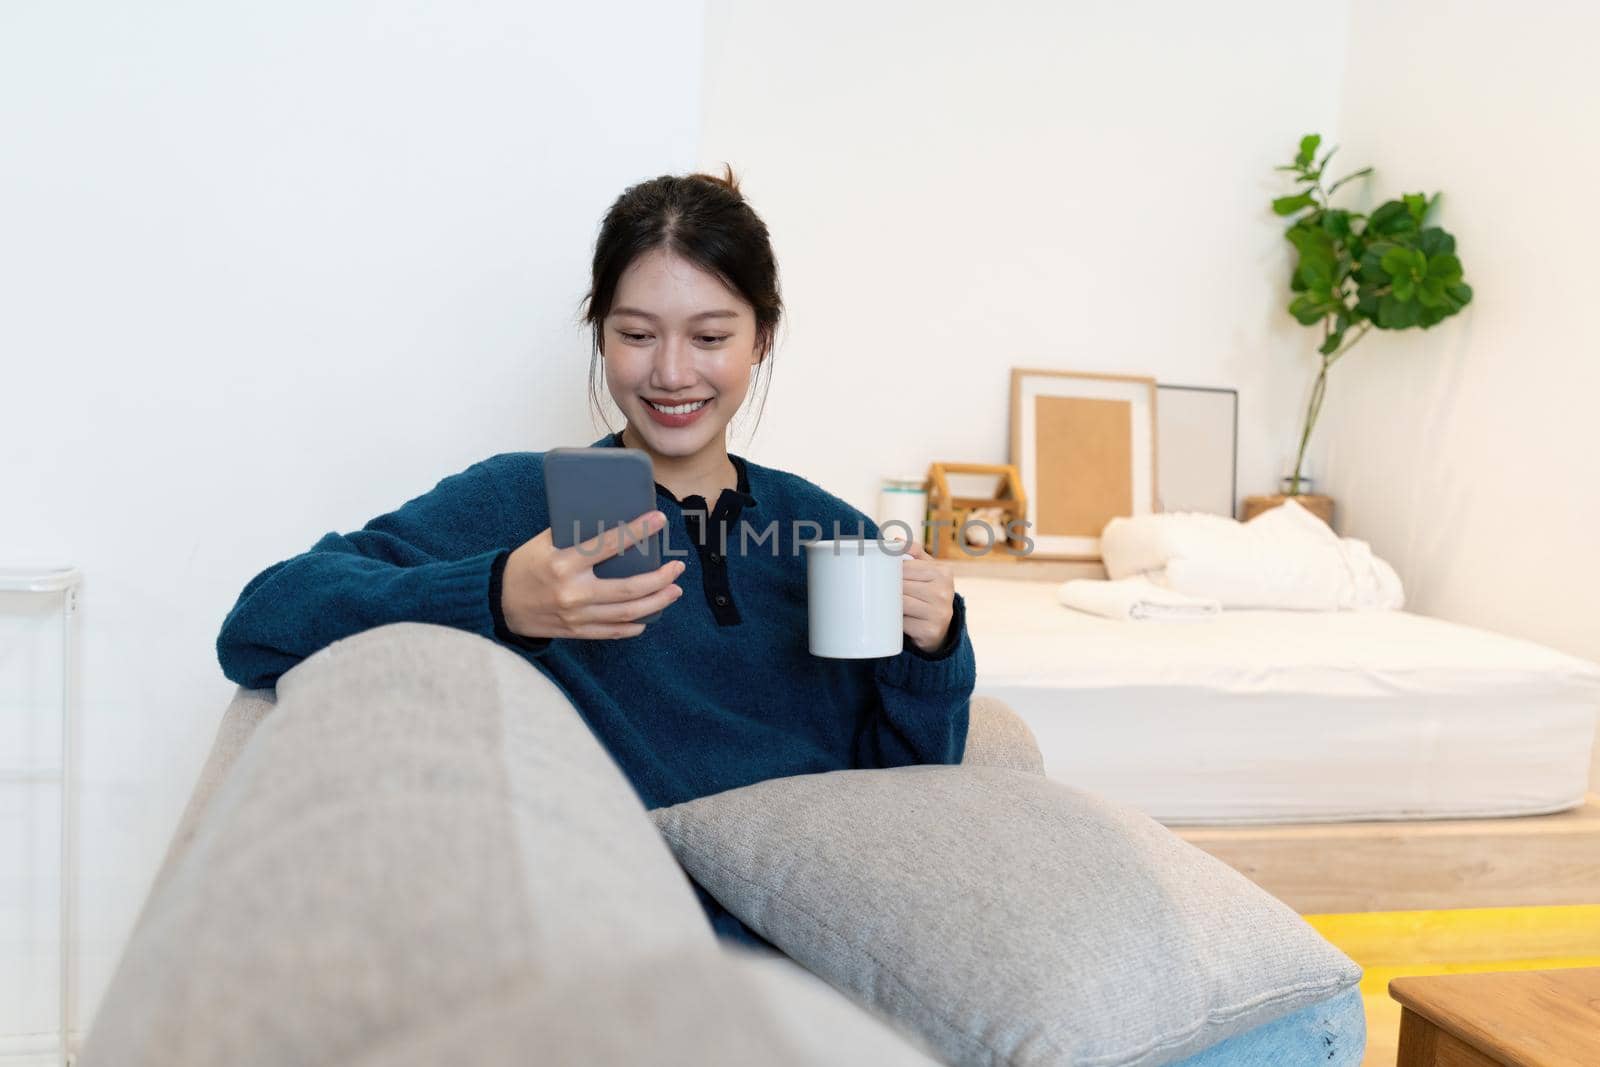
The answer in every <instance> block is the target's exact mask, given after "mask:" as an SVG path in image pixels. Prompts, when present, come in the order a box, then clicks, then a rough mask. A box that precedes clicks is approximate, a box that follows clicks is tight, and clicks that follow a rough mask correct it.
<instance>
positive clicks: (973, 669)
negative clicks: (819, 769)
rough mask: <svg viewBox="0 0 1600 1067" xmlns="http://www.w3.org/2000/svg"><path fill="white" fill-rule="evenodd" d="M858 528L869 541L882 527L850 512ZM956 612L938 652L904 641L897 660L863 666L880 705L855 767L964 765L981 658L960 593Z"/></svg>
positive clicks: (863, 731) (865, 729)
mask: <svg viewBox="0 0 1600 1067" xmlns="http://www.w3.org/2000/svg"><path fill="white" fill-rule="evenodd" d="M847 506H848V505H847ZM857 523H860V524H861V526H862V528H863V529H865V531H866V536H867V537H873V538H875V537H877V536H878V526H877V524H876V523H875V522H873V521H872V520H871V519H869V518H867V517H866V516H865V515H863V514H861V513H860V512H858V511H855V510H854V509H851V514H850V517H849V520H848V523H847V525H846V529H847V531H852V530H853V528H854V527H855V526H856V524H857ZM952 606H953V609H954V614H953V615H952V616H951V618H950V627H949V629H948V630H946V631H945V639H944V643H943V644H941V645H940V646H939V647H938V648H937V649H935V650H934V651H933V652H923V651H922V650H921V649H920V648H918V647H917V646H916V645H915V644H913V643H912V641H911V638H910V637H908V636H902V638H901V644H900V651H899V653H898V654H896V655H893V656H887V657H885V658H883V659H877V660H865V661H863V662H864V663H866V664H870V665H871V670H872V676H873V683H874V689H875V690H876V692H877V698H878V699H877V702H876V704H875V705H874V706H873V707H872V708H870V709H869V710H868V712H867V715H866V718H865V719H864V720H863V722H862V723H861V727H860V731H859V733H858V734H857V740H856V766H858V767H903V766H906V765H908V764H916V763H960V762H961V757H962V756H963V755H964V754H965V752H966V746H967V723H968V704H969V702H970V700H971V697H972V689H973V685H974V684H975V682H976V680H977V658H976V656H975V655H974V653H973V649H972V639H971V637H970V636H969V635H968V633H967V611H966V603H965V601H963V600H962V598H961V594H960V593H956V594H955V599H954V602H953V605H952Z"/></svg>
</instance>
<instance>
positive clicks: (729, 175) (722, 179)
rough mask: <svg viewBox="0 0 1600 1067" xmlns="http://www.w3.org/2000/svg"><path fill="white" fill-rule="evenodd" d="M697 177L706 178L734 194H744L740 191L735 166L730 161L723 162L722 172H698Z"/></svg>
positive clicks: (740, 195)
mask: <svg viewBox="0 0 1600 1067" xmlns="http://www.w3.org/2000/svg"><path fill="white" fill-rule="evenodd" d="M695 177H696V178H701V179H704V180H705V181H708V182H710V183H711V184H713V185H720V186H722V187H723V188H724V189H726V190H728V192H730V193H732V194H733V195H734V196H739V197H742V196H743V195H744V194H742V193H741V192H740V191H739V179H738V178H737V177H735V176H734V173H733V167H732V166H731V165H730V164H728V163H723V164H722V173H721V174H705V173H701V174H696V175H695Z"/></svg>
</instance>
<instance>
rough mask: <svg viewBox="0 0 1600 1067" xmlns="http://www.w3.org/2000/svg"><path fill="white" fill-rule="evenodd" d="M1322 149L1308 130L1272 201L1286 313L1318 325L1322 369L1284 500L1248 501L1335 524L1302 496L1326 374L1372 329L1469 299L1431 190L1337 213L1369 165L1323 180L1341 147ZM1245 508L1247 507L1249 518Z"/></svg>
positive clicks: (1393, 326)
mask: <svg viewBox="0 0 1600 1067" xmlns="http://www.w3.org/2000/svg"><path fill="white" fill-rule="evenodd" d="M1321 144H1322V137H1321V136H1320V135H1319V134H1315V133H1313V134H1308V135H1307V136H1305V137H1303V138H1301V139H1300V150H1299V152H1297V153H1296V154H1295V157H1294V162H1292V163H1289V164H1288V165H1286V166H1281V167H1276V168H1274V169H1275V170H1279V171H1287V172H1289V173H1290V174H1292V175H1293V176H1294V182H1295V184H1296V185H1297V186H1298V187H1299V188H1298V190H1297V191H1296V192H1294V193H1291V194H1289V195H1287V196H1280V197H1278V198H1276V199H1275V200H1273V201H1272V210H1273V212H1274V213H1275V214H1277V215H1278V216H1280V217H1285V218H1289V219H1290V220H1291V221H1290V224H1289V228H1288V230H1287V231H1286V232H1285V234H1284V236H1285V237H1286V238H1287V239H1288V241H1289V243H1290V244H1291V245H1293V246H1294V249H1295V264H1294V272H1293V273H1292V274H1291V275H1290V276H1289V288H1290V290H1291V291H1292V292H1293V293H1294V299H1292V300H1291V301H1290V302H1289V314H1291V315H1293V316H1294V317H1295V320H1296V321H1297V322H1299V323H1300V324H1301V325H1303V326H1310V327H1313V328H1319V327H1320V329H1321V331H1322V341H1321V343H1320V344H1319V345H1318V346H1317V352H1318V354H1319V355H1320V356H1321V366H1320V367H1319V368H1318V370H1317V378H1316V382H1315V383H1314V384H1313V385H1312V387H1311V400H1310V402H1309V403H1308V404H1307V406H1306V418H1305V426H1304V428H1303V429H1302V430H1301V433H1300V450H1299V453H1298V454H1297V455H1296V456H1295V461H1294V473H1293V474H1292V475H1290V476H1289V477H1287V478H1285V479H1284V486H1283V489H1284V494H1283V495H1280V496H1278V497H1265V498H1261V497H1253V498H1251V500H1252V501H1261V502H1264V503H1265V505H1266V506H1267V507H1270V506H1273V505H1275V504H1278V503H1282V501H1283V500H1284V499H1286V498H1288V497H1295V498H1300V499H1301V501H1302V502H1306V501H1307V500H1310V501H1311V503H1312V504H1314V505H1316V506H1313V507H1312V508H1311V510H1313V511H1316V512H1318V513H1323V512H1326V513H1325V514H1323V518H1325V519H1328V520H1329V521H1330V523H1331V520H1332V502H1331V501H1329V500H1327V499H1326V498H1310V497H1308V496H1306V495H1305V494H1302V493H1301V488H1302V482H1303V481H1305V479H1304V478H1303V476H1302V474H1301V471H1302V469H1303V467H1304V465H1305V458H1306V446H1307V445H1308V444H1309V443H1310V441H1311V431H1312V430H1313V429H1314V428H1315V427H1316V424H1317V416H1318V415H1319V414H1320V413H1321V411H1322V398H1323V395H1324V394H1325V393H1326V391H1327V386H1328V371H1329V370H1331V369H1332V368H1333V365H1334V364H1335V363H1337V362H1338V361H1339V360H1340V359H1342V358H1343V357H1344V354H1345V353H1346V352H1348V351H1350V349H1351V348H1353V347H1355V345H1356V344H1357V343H1358V342H1360V340H1361V339H1362V338H1363V337H1365V336H1366V335H1367V333H1368V332H1369V331H1371V330H1372V329H1373V328H1374V327H1376V328H1377V329H1380V330H1409V329H1411V328H1412V327H1421V328H1422V329H1424V330H1426V329H1428V328H1429V327H1432V326H1435V325H1437V324H1439V323H1440V322H1442V321H1444V320H1445V319H1447V318H1449V317H1450V316H1451V315H1454V314H1455V313H1456V312H1458V311H1460V310H1461V309H1462V308H1464V307H1466V306H1467V304H1468V303H1470V302H1471V300H1472V287H1471V286H1469V285H1467V283H1466V282H1465V281H1464V280H1463V279H1462V272H1461V260H1460V259H1458V258H1457V257H1456V240H1455V238H1454V237H1452V236H1450V234H1448V233H1446V232H1445V231H1444V230H1443V229H1442V228H1440V227H1438V226H1435V225H1431V224H1430V220H1431V216H1432V215H1433V213H1434V208H1435V206H1436V205H1437V204H1438V202H1439V197H1438V194H1437V193H1436V194H1434V196H1433V197H1431V198H1430V197H1427V196H1424V195H1423V194H1422V193H1406V194H1405V195H1403V196H1401V197H1400V199H1398V200H1390V201H1387V202H1385V203H1383V204H1380V205H1378V207H1377V208H1375V209H1374V210H1373V212H1372V213H1371V214H1370V215H1364V214H1362V213H1361V212H1358V211H1351V210H1348V209H1345V208H1336V207H1334V206H1333V194H1334V193H1336V192H1338V191H1339V189H1340V188H1341V187H1342V186H1344V185H1345V184H1347V183H1349V182H1351V181H1354V180H1355V179H1357V178H1365V177H1367V176H1368V175H1370V174H1371V173H1372V168H1371V167H1363V168H1361V169H1360V170H1356V171H1352V172H1351V173H1349V174H1346V175H1344V176H1343V177H1342V178H1339V179H1338V180H1336V181H1325V176H1326V172H1327V167H1328V160H1329V159H1331V158H1332V157H1333V154H1334V152H1336V151H1338V149H1337V148H1330V149H1328V151H1327V152H1325V153H1323V155H1322V157H1321V158H1320V159H1318V158H1317V149H1318V148H1319V147H1320V146H1321ZM1250 510H1251V509H1250V501H1247V502H1246V516H1245V517H1246V518H1249V517H1250ZM1256 510H1264V508H1261V507H1257V509H1256Z"/></svg>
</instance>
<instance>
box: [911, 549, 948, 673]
mask: <svg viewBox="0 0 1600 1067" xmlns="http://www.w3.org/2000/svg"><path fill="white" fill-rule="evenodd" d="M901 567H902V570H901V575H900V591H901V597H900V602H901V609H902V611H903V612H904V615H905V634H906V636H907V637H909V638H911V643H912V644H914V645H916V646H917V647H918V648H920V649H921V650H922V651H924V652H928V653H932V652H935V651H937V650H938V648H939V646H941V645H943V644H944V641H945V638H946V637H948V636H949V633H950V622H951V620H952V619H954V618H955V613H956V583H955V579H954V578H952V577H951V575H950V565H949V564H948V563H940V562H939V561H938V560H936V559H934V558H933V555H932V554H931V553H929V551H928V550H927V549H926V548H923V547H922V546H921V545H919V544H917V543H916V542H915V541H913V542H911V544H910V546H909V548H908V550H907V551H906V553H905V559H903V560H902V561H901Z"/></svg>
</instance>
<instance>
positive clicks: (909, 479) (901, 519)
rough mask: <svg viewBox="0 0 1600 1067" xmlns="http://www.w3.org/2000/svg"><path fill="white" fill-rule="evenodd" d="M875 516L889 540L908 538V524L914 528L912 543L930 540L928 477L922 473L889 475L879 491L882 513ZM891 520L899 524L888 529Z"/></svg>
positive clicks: (881, 531) (880, 530)
mask: <svg viewBox="0 0 1600 1067" xmlns="http://www.w3.org/2000/svg"><path fill="white" fill-rule="evenodd" d="M875 518H876V519H877V523H878V530H879V532H880V533H881V534H882V535H883V537H884V539H885V540H888V539H889V538H904V537H905V535H906V530H905V527H910V529H911V540H912V542H913V543H915V544H919V545H920V544H924V543H925V542H926V540H927V528H926V525H925V523H926V522H927V519H928V479H927V478H926V477H925V476H924V475H921V474H902V475H899V476H895V477H889V478H885V479H884V480H883V484H882V486H881V487H880V488H879V490H878V514H877V515H876V516H875ZM890 522H894V523H895V525H894V526H890V527H889V528H888V529H884V527H885V526H888V524H889V523H890ZM901 523H904V524H905V527H902V526H901V525H900V524H901Z"/></svg>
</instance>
